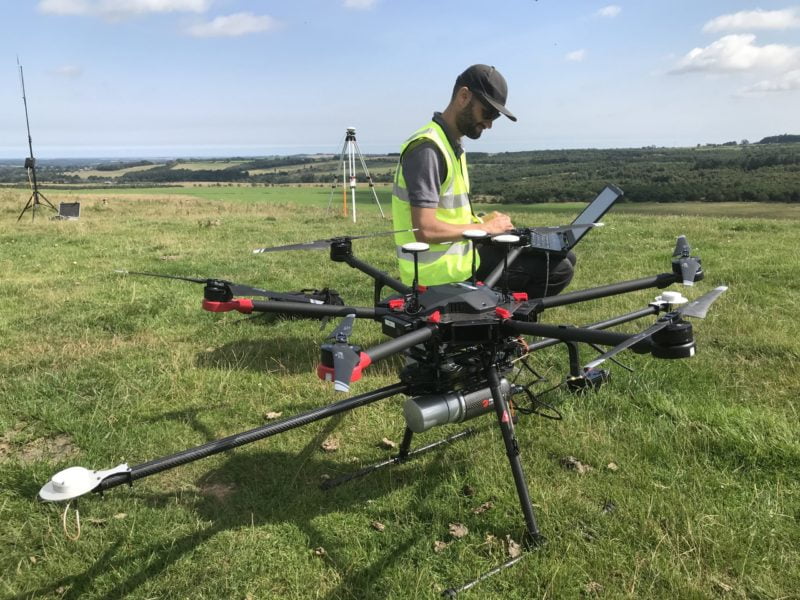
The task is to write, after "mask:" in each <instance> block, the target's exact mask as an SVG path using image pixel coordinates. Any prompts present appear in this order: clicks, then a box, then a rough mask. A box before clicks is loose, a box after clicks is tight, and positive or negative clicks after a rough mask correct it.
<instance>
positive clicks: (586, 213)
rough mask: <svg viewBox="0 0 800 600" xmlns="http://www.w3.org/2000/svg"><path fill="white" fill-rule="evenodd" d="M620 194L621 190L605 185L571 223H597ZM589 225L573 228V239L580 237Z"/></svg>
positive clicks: (584, 233)
mask: <svg viewBox="0 0 800 600" xmlns="http://www.w3.org/2000/svg"><path fill="white" fill-rule="evenodd" d="M620 196H622V190H621V189H619V188H618V187H616V186H613V185H607V186H606V187H605V188H603V191H602V192H600V193H599V194H598V195H597V198H595V199H594V200H592V201H591V202H590V203H589V205H588V206H587V207H586V208H584V209H583V212H582V213H581V214H579V215H578V216H577V217H575V220H574V221H573V222H572V224H573V225H591V224H592V223H597V222H599V221H600V219H601V218H602V217H603V215H604V214H606V213H607V212H608V209H609V208H611V205H612V204H614V202H616V201H617V198H619V197H620ZM590 229H591V227H585V228H581V229H573V230H572V233H573V234H574V235H575V241H576V242H577V241H578V240H579V239H581V238H582V237H583V236H584V235H586V232H587V231H589V230H590Z"/></svg>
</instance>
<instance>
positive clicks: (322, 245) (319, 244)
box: [253, 229, 416, 254]
mask: <svg viewBox="0 0 800 600" xmlns="http://www.w3.org/2000/svg"><path fill="white" fill-rule="evenodd" d="M409 231H416V229H399V230H397V231H381V232H379V233H368V234H366V235H343V236H339V237H333V238H328V239H326V240H315V241H313V242H305V243H301V244H288V245H286V246H271V247H269V248H256V249H255V250H253V254H263V253H264V252H284V251H286V250H325V249H326V248H328V247H330V245H331V244H333V243H334V242H349V241H350V240H363V239H366V238H371V237H380V236H384V235H394V234H396V233H407V232H409Z"/></svg>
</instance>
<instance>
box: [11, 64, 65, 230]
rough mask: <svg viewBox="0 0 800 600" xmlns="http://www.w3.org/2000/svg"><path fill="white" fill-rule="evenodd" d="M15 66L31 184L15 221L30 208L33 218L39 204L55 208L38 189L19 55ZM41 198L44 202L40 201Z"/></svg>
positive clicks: (26, 166) (27, 167)
mask: <svg viewBox="0 0 800 600" xmlns="http://www.w3.org/2000/svg"><path fill="white" fill-rule="evenodd" d="M17 67H19V83H20V85H21V86H22V104H23V105H24V106H25V127H26V128H27V130H28V150H29V151H30V156H29V157H28V158H26V159H25V169H26V170H27V171H28V181H29V182H30V184H31V197H30V198H28V202H27V204H25V208H23V209H22V212H21V213H19V216H18V217H17V221H19V220H20V219H21V218H22V215H24V214H25V211H26V210H28V209H31V220H33V219H35V218H36V209H37V208H38V207H39V205H41V204H46V205H47V206H49V207H50V208H52V209H53V210H56V207H55V206H53V205H52V204H51V203H50V201H49V200H48V199H47V198H45V196H44V194H42V193H41V192H40V191H39V182H38V181H37V180H36V159H35V158H34V157H33V139H32V138H31V123H30V120H29V119H28V99H27V98H26V97H25V77H24V76H23V74H22V65H21V64H19V57H17ZM42 200H43V201H44V202H42Z"/></svg>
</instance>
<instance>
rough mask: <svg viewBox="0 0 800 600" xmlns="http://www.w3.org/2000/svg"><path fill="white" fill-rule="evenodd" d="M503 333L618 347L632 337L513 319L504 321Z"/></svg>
mask: <svg viewBox="0 0 800 600" xmlns="http://www.w3.org/2000/svg"><path fill="white" fill-rule="evenodd" d="M503 331H504V332H505V333H508V334H520V333H523V334H526V335H533V336H536V337H542V338H545V339H551V338H552V339H556V340H560V341H562V342H584V343H587V344H599V345H601V346H617V345H619V344H622V343H623V342H625V341H627V340H628V338H630V337H632V336H631V335H629V334H625V333H617V332H613V331H602V330H598V329H589V328H587V327H570V326H564V325H545V324H544V323H527V322H523V321H514V320H512V319H509V320H506V321H503Z"/></svg>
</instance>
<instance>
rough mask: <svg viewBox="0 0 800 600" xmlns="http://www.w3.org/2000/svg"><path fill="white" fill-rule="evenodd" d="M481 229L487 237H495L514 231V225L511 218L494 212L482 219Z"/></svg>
mask: <svg viewBox="0 0 800 600" xmlns="http://www.w3.org/2000/svg"><path fill="white" fill-rule="evenodd" d="M481 229H483V230H484V231H486V233H488V234H489V235H497V234H499V233H505V232H506V231H509V230H511V229H514V225H512V223H511V217H509V216H508V215H507V214H505V213H501V212H497V211H496V210H495V211H492V212H491V213H489V214H488V215H486V216H485V217H484V218H483V227H481Z"/></svg>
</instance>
